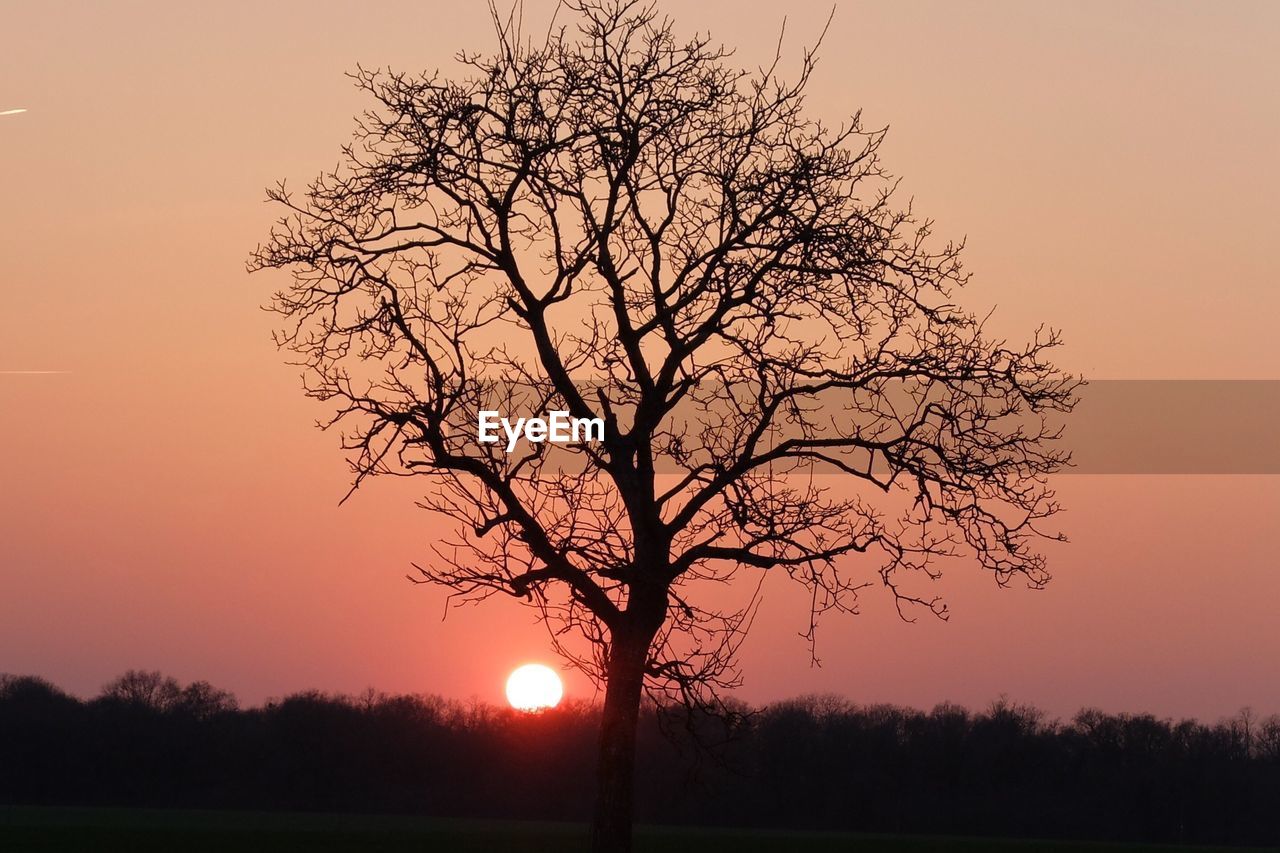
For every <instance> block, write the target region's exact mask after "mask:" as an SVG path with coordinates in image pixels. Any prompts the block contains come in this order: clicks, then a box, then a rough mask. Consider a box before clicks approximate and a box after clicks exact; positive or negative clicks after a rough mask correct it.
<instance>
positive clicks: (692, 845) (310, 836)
mask: <svg viewBox="0 0 1280 853" xmlns="http://www.w3.org/2000/svg"><path fill="white" fill-rule="evenodd" d="M636 846H637V851H638V853H646V851H653V853H658V851H664V853H667V852H668V851H670V853H679V851H686V850H687V851H697V853H729V852H730V851H732V853H775V851H776V853H792V851H794V853H835V851H841V853H845V851H847V853H880V851H884V853H923V851H941V853H979V851H988V850H990V851H996V853H1000V851H1006V853H1031V851H1046V853H1074V852H1075V851H1080V853H1110V851H1116V853H1120V852H1121V851H1123V853H1140V851H1152V853H1154V851H1171V853H1172V851H1201V853H1210V851H1228V850H1230V851H1235V853H1241V851H1244V850H1246V849H1249V850H1260V849H1264V848H1241V847H1236V848H1219V847H1172V846H1160V845H1141V844H1134V845H1125V844H1096V843H1081V842H1063V841H1016V840H1004V839H976V838H967V839H962V838H942V837H932V836H917V837H913V836H886V835H854V834H844V833H791V832H770V831H756V832H745V831H735V830H717V829H685V828H672V827H642V828H641V829H640V830H639V832H638V843H637V845H636ZM1273 849H1274V848H1273ZM0 850H3V851H5V853H28V851H30V853H37V851H38V853H54V851H57V853H63V851H95V853H96V851H103V853H116V852H117V851H120V852H121V853H124V851H127V853H153V851H154V853H160V852H161V851H164V853H171V852H172V853H176V851H182V853H266V851H271V853H291V851H299V853H301V851H307V853H331V852H332V853H338V851H343V853H348V851H351V853H400V851H414V853H437V851H438V853H473V852H474V853H479V851H511V853H553V851H555V853H560V851H576V850H586V830H585V828H584V827H582V826H581V825H578V824H569V823H535V822H517V821H451V820H434V819H429V818H412V817H385V816H361V815H310V814H267V813H258V812H214V811H176V810H175V811H168V810H158V809H73V808H32V807H4V806H0Z"/></svg>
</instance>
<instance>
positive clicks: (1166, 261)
mask: <svg viewBox="0 0 1280 853" xmlns="http://www.w3.org/2000/svg"><path fill="white" fill-rule="evenodd" d="M528 5H529V6H530V8H531V9H534V11H533V12H531V15H534V16H536V15H538V14H541V11H540V10H542V9H543V8H544V7H535V6H534V4H528ZM664 8H666V9H667V10H669V11H670V12H672V13H673V15H675V17H676V18H677V20H678V21H680V22H681V25H682V26H684V27H686V28H698V29H703V28H708V27H710V28H713V30H714V32H715V34H716V36H717V37H719V38H721V39H723V40H724V41H725V42H726V43H729V44H731V45H736V46H737V47H738V49H739V50H738V54H737V56H738V59H739V61H741V62H742V63H743V64H749V65H754V64H757V63H759V62H763V61H766V60H767V59H768V58H769V57H770V56H771V54H772V47H773V43H774V41H775V40H776V35H777V29H778V26H779V25H780V23H781V19H782V17H783V14H784V11H785V14H786V15H787V16H788V18H789V20H788V36H789V39H790V40H791V44H793V45H796V46H798V45H799V44H800V43H801V42H802V41H804V40H807V39H808V38H809V37H810V36H812V35H813V34H816V32H817V31H818V30H819V29H820V28H821V25H822V22H823V21H824V20H825V18H826V14H827V12H828V11H829V4H828V3H825V2H824V3H790V4H786V6H785V10H784V9H783V8H782V7H771V6H766V5H761V6H759V8H758V9H755V10H752V11H751V13H750V14H743V13H742V12H741V4H731V3H727V2H716V3H700V4H692V3H690V4H677V3H667V4H665V6H664ZM487 27H488V23H487V20H486V18H485V15H484V13H483V7H482V6H481V5H480V4H477V5H476V6H474V7H470V6H464V5H463V4H458V3H450V4H443V3H419V2H415V3H403V4H383V5H381V6H379V11H378V12H377V13H376V14H370V13H368V12H367V11H361V9H360V7H358V6H357V5H355V4H337V3H306V4H303V3H291V4H278V5H277V4H270V5H268V4H260V3H254V4H250V3H229V4H219V5H217V6H205V7H194V6H192V7H185V6H184V7H181V8H179V7H178V6H177V4H165V3H160V2H134V3H120V4H112V5H111V7H110V8H106V7H96V6H85V5H81V4H72V3H63V4H58V3H36V2H24V0H19V2H16V3H8V4H6V5H5V8H4V10H3V11H2V12H0V32H3V33H4V34H5V36H4V37H5V44H4V50H3V52H0V110H4V109H9V108H12V107H25V108H27V109H28V110H29V112H28V113H26V114H23V115H16V116H5V117H0V371H4V370H60V371H68V372H67V373H65V374H52V375H4V374H0V483H2V484H3V487H2V488H0V671H8V672H31V673H39V674H42V675H45V676H47V677H49V678H51V679H53V680H54V681H56V682H57V683H59V684H61V685H63V686H65V687H67V688H69V689H71V690H73V691H75V692H79V693H84V694H91V693H93V692H96V690H97V688H98V687H99V686H100V685H101V684H102V683H103V682H104V681H106V680H107V679H109V678H111V677H112V676H114V675H116V674H118V673H119V672H121V671H123V670H124V669H127V668H131V667H145V668H157V669H163V670H165V671H167V672H170V673H172V674H174V675H176V676H178V677H180V678H184V679H195V678H206V679H209V680H211V681H213V682H215V683H217V684H219V685H221V686H225V687H227V688H230V689H232V690H234V691H236V692H237V693H238V694H239V695H240V696H241V698H242V699H244V700H247V701H251V702H253V701H258V700H260V699H262V698H264V697H266V696H278V695H282V694H284V693H287V692H289V691H292V690H297V689H302V688H309V687H318V688H322V689H329V690H347V691H354V690H360V689H363V688H364V687H366V686H369V685H373V686H376V687H378V688H380V689H385V690H396V691H430V692H438V693H442V694H445V695H449V696H455V697H460V698H463V697H468V696H471V695H475V696H479V697H480V698H483V699H486V700H493V701H498V700H499V699H500V698H501V689H502V682H503V679H504V678H505V675H506V673H507V672H508V671H510V669H512V668H514V666H516V665H517V664H519V663H522V662H525V661H528V660H547V661H550V660H551V657H550V654H549V651H548V648H547V645H546V643H545V642H544V641H543V637H542V634H541V629H540V628H538V627H537V626H536V625H535V624H534V623H533V620H532V615H531V614H530V613H528V612H526V611H523V610H521V609H519V608H518V607H516V606H515V605H513V604H506V603H495V604H494V605H491V606H488V607H486V608H484V609H480V610H467V611H461V612H455V613H453V614H451V615H450V617H449V619H448V620H447V621H444V622H442V621H441V619H440V617H441V614H442V610H443V593H442V592H441V591H439V590H434V589H426V588H421V587H415V586H412V585H411V584H409V583H408V581H406V580H405V579H404V574H405V572H406V570H407V568H408V564H409V562H410V561H411V560H413V559H416V558H419V557H420V556H422V554H423V553H424V552H425V547H424V546H425V544H426V543H427V542H429V541H430V539H431V537H432V535H433V530H432V529H431V526H430V525H429V524H428V523H427V519H426V518H425V517H424V516H423V515H422V514H421V513H420V512H418V511H417V510H414V509H413V508H412V506H411V499H412V497H413V491H412V484H409V483H405V482H382V483H373V484H372V485H371V487H370V488H369V489H368V491H367V493H364V494H361V495H359V496H357V498H355V499H354V500H353V501H352V502H350V503H348V504H347V505H346V506H344V507H342V508H338V507H337V505H336V504H337V501H338V499H339V498H340V497H341V496H342V494H343V493H344V491H345V486H346V483H347V479H346V478H347V474H346V469H345V465H344V463H343V460H342V457H341V455H340V453H339V452H338V450H337V447H336V436H332V435H326V434H322V433H320V432H317V431H315V430H314V429H312V427H311V425H312V423H313V421H314V420H315V419H316V418H318V417H320V416H321V415H322V414H323V410H322V409H321V408H320V407H318V406H317V405H315V404H312V403H310V402H308V401H306V400H304V399H303V398H302V395H301V393H300V391H299V387H298V381H297V377H296V373H295V371H294V370H293V369H292V368H289V367H287V366H285V365H284V364H283V362H282V359H281V357H280V356H279V355H278V354H277V353H276V352H275V350H274V348H273V347H272V345H271V343H270V340H269V338H268V333H269V330H270V328H271V319H270V318H269V317H268V316H267V315H265V314H263V313H261V312H259V311H257V310H256V306H257V305H259V304H261V303H263V302H264V301H266V299H267V297H268V294H269V291H270V290H271V289H272V287H273V285H275V284H278V283H279V282H278V281H272V280H271V279H270V277H252V278H251V277H249V276H247V275H246V274H245V273H244V268H243V264H244V259H245V256H246V255H247V253H248V251H249V249H251V248H252V247H253V245H254V244H255V243H256V242H257V241H258V240H259V239H260V238H261V237H262V236H263V235H264V233H265V230H266V228H267V226H268V224H269V222H270V220H271V218H272V216H273V212H272V211H271V210H270V209H269V208H268V207H266V206H265V205H264V204H262V203H261V199H262V190H263V187H265V186H266V185H267V184H269V183H271V182H273V181H274V180H276V179H278V178H283V177H288V178H290V179H291V180H293V181H294V182H301V181H304V180H306V179H308V178H310V177H311V176H312V174H313V173H315V172H316V171H317V170H319V169H321V168H325V167H328V166H331V165H332V164H333V163H334V162H335V161H336V159H337V149H338V146H339V145H340V144H341V143H342V142H343V141H345V139H346V138H347V136H348V134H349V130H350V119H351V116H352V115H353V114H354V113H355V112H357V111H358V110H359V109H360V108H361V107H362V103H361V101H360V100H359V97H358V95H357V93H356V92H355V91H354V90H353V89H352V88H351V87H350V85H349V84H348V81H346V80H345V79H344V78H343V76H342V74H343V72H344V71H346V70H348V69H350V68H352V67H354V65H355V63H357V62H361V63H364V64H367V65H386V64H391V65H394V66H397V67H401V68H409V69H419V68H431V67H440V68H442V69H444V70H448V69H449V68H450V66H451V55H452V53H453V51H454V50H456V49H457V48H460V47H479V48H484V47H487V46H488V45H489V44H490V41H489V37H488V30H487ZM1277 36H1280V6H1277V5H1275V4H1271V3H1253V4H1250V3H1244V2H1241V3H1234V4H1231V5H1229V6H1225V7H1211V6H1210V5H1209V4H1198V5H1179V4H1171V3H1154V2H1153V3H1118V4H1117V3H1087V4H1079V5H1073V6H1070V7H1065V8H1057V7H1054V6H1051V5H1049V4H1034V5H1031V4H1022V3H1012V2H1010V3H982V4H977V3H973V4H969V3H963V4H944V3H940V2H938V3H907V4H847V5H845V4H842V5H841V6H840V8H839V9H838V11H837V16H836V20H835V23H834V24H833V27H832V31H831V33H830V34H829V35H828V37H827V42H826V45H827V47H826V51H825V59H824V60H823V63H822V65H821V66H820V69H819V74H818V77H817V79H816V81H815V89H814V94H813V97H812V99H811V108H812V109H813V110H814V111H815V112H818V113H820V114H822V115H824V116H827V117H830V118H838V117H840V116H841V115H843V114H846V113H848V112H850V111H852V110H853V109H855V108H857V107H859V106H860V107H863V108H864V117H865V118H866V119H867V121H868V123H869V124H872V125H876V124H889V125H891V127H892V130H891V134H890V137H889V141H888V143H887V145H886V147H885V150H884V153H885V158H886V162H887V164H888V165H889V167H890V168H892V169H893V170H895V171H896V172H897V173H899V174H902V175H904V176H905V178H906V180H905V182H904V190H905V192H906V193H907V194H912V195H914V197H915V200H916V205H917V208H918V209H919V210H921V211H923V212H926V213H927V214H928V215H930V216H932V217H933V218H935V219H936V220H937V232H938V234H939V235H940V236H941V237H943V238H951V237H960V236H965V235H967V237H968V239H969V251H968V266H969V268H970V269H971V270H972V271H973V272H974V274H975V281H974V285H973V286H972V288H970V290H969V291H968V292H967V294H966V295H965V297H964V300H965V302H966V304H968V305H971V306H973V307H975V308H977V307H983V306H987V305H990V304H992V303H996V304H998V305H999V310H998V312H997V314H996V318H995V322H996V324H997V326H998V328H999V329H1001V330H1002V331H1007V332H1008V333H1010V334H1011V335H1021V334H1023V333H1025V332H1027V331H1029V329H1030V328H1031V327H1032V326H1034V325H1035V324H1037V323H1039V322H1040V321H1048V322H1051V323H1053V324H1054V325H1056V326H1060V327H1061V328H1063V329H1064V330H1065V332H1066V335H1067V339H1068V347H1067V349H1066V350H1065V352H1064V355H1063V362H1064V365H1065V366H1067V367H1068V368H1071V369H1074V370H1078V371H1083V372H1084V373H1086V374H1087V375H1089V376H1091V377H1095V378H1278V377H1280V346H1277V343H1276V334H1275V322H1276V317H1277V316H1278V315H1280V288H1277V287H1276V284H1277V263H1278V262H1277V256H1276V253H1275V251H1274V246H1275V237H1274V229H1275V223H1276V222H1278V221H1280V170H1278V167H1277V161H1276V158H1275V156H1274V155H1275V152H1276V151H1277V150H1280V111H1278V110H1277V109H1276V108H1275V99H1274V92H1275V91H1277V89H1280V63H1278V62H1277V60H1276V59H1275V58H1274V51H1273V48H1274V44H1275V43H1276V40H1277ZM1058 485H1059V491H1060V495H1061V497H1062V499H1063V502H1064V503H1065V504H1066V506H1067V507H1068V510H1069V512H1068V513H1067V514H1066V515H1065V516H1064V518H1063V527H1064V529H1065V530H1066V531H1067V532H1068V533H1069V534H1070V535H1071V536H1072V539H1073V542H1072V544H1071V545H1069V546H1066V547H1063V548H1055V549H1054V551H1053V556H1054V562H1053V564H1052V568H1053V570H1054V573H1055V581H1054V582H1053V583H1052V584H1051V585H1050V587H1049V588H1048V589H1047V590H1045V591H1042V592H1031V591H1028V590H1022V589H1011V590H1004V591H1002V590H997V589H995V588H994V586H993V585H992V584H991V583H990V580H989V578H987V577H986V576H985V575H982V574H981V573H979V572H978V571H977V570H976V569H975V570H966V567H963V566H955V567H952V568H951V569H950V571H949V573H948V577H947V582H946V584H945V588H944V590H943V591H944V592H946V594H947V595H948V598H949V601H950V603H951V610H952V613H953V618H952V621H951V622H950V623H948V624H941V623H935V622H930V621H921V622H919V623H917V624H915V625H907V624H903V623H901V622H899V621H897V619H896V617H895V616H894V615H893V611H892V608H891V607H890V606H889V603H888V601H887V600H886V599H885V598H884V597H883V596H878V595H870V596H868V597H867V598H866V599H865V602H864V608H863V615H862V616H860V617H857V618H853V619H831V620H829V621H828V622H827V623H826V624H825V626H824V630H823V633H822V638H821V643H822V647H821V649H820V652H821V654H822V658H823V661H824V667H823V668H821V669H813V668H809V667H807V666H806V662H807V658H806V655H805V648H804V643H803V641H802V640H801V639H800V638H799V637H798V636H797V633H798V632H799V631H800V630H801V629H802V628H803V627H804V618H805V613H804V611H803V602H802V601H801V600H800V599H799V593H798V592H797V591H794V590H788V589H787V588H786V586H785V585H784V584H782V583H777V584H774V585H766V588H765V589H766V596H767V597H766V604H765V610H764V612H763V614H762V617H761V619H760V620H759V623H758V625H757V629H756V631H755V633H754V634H753V636H752V638H751V639H750V640H749V641H748V643H747V646H746V648H745V653H744V662H745V671H746V677H747V678H746V686H745V688H744V690H743V696H744V698H747V699H750V700H768V699H775V698H781V697H785V696H790V695H794V694H798V693H805V692H823V691H833V692H840V693H844V694H847V695H849V696H850V697H852V698H854V699H856V700H858V701H867V702H874V701H891V702H902V703H908V704H913V705H920V706H928V705H931V704H933V703H934V702H937V701H940V700H944V699H950V700H954V701H959V702H964V703H966V704H970V705H982V704H985V703H986V702H988V701H990V700H991V699H993V698H994V697H996V696H997V695H998V694H1001V693H1006V694H1008V695H1009V696H1010V697H1011V698H1014V699H1018V700H1023V701H1030V702H1035V703H1038V704H1041V705H1042V706H1044V707H1046V708H1047V709H1049V710H1051V711H1052V712H1054V713H1060V714H1069V713H1071V712H1073V711H1074V710H1075V709H1077V708H1078V707H1080V706H1082V705H1098V706H1101V707H1103V708H1106V709H1109V710H1134V711H1139V710H1150V711H1154V712H1156V713H1159V714H1167V715H1184V714H1187V715H1198V716H1202V717H1206V718H1216V717H1217V716H1220V715H1223V714H1228V713H1231V712H1234V711H1235V710H1236V709H1238V708H1239V707H1241V706H1244V705H1251V706H1253V707H1254V708H1255V709H1256V710H1258V711H1261V712H1267V713H1269V712H1276V711H1280V628H1278V627H1277V625H1278V624H1280V620H1277V619H1276V618H1275V612H1276V601H1277V599H1278V598H1280V573H1277V572H1276V571H1275V567H1276V562H1277V561H1276V556H1275V552H1274V545H1273V537H1272V529H1273V527H1274V518H1275V517H1277V515H1280V478H1276V477H1261V476H1258V477H1210V476H1198V477H1179V476H1152V477H1121V476H1071V477H1064V478H1061V479H1060V482H1059V484H1058ZM317 531H322V532H321V533H319V534H317ZM779 580H780V579H779ZM586 689H587V688H586V687H585V685H583V684H582V683H581V682H579V681H577V680H575V679H572V678H571V679H570V681H569V691H570V694H571V695H574V694H576V695H582V694H583V691H584V690H586Z"/></svg>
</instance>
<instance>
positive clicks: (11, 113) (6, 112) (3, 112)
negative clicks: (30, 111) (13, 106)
mask: <svg viewBox="0 0 1280 853" xmlns="http://www.w3.org/2000/svg"><path fill="white" fill-rule="evenodd" d="M25 112H26V110H0V116H16V115H17V114H18V113H25Z"/></svg>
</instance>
